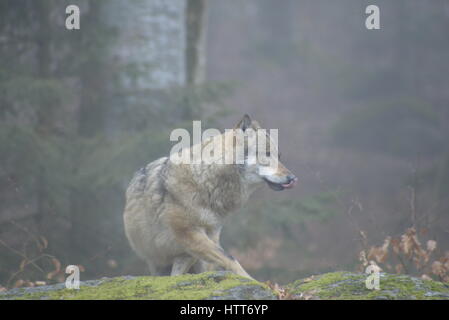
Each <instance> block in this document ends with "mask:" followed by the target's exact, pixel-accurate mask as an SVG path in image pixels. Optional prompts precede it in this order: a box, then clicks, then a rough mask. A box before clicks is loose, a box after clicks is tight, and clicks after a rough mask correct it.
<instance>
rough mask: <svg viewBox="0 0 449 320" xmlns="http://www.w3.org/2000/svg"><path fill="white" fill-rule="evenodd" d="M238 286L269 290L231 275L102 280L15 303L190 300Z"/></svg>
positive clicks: (29, 296) (28, 296) (37, 294)
mask: <svg viewBox="0 0 449 320" xmlns="http://www.w3.org/2000/svg"><path fill="white" fill-rule="evenodd" d="M238 286H245V287H258V288H262V289H264V290H269V289H268V287H267V286H266V285H264V284H261V283H259V282H257V281H253V280H249V279H246V278H242V277H239V276H237V275H235V274H232V273H218V274H217V273H213V272H208V273H203V274H199V275H190V274H188V275H181V276H174V277H135V278H126V277H119V278H112V279H105V280H102V281H100V283H97V285H86V284H85V285H83V284H82V285H81V287H80V289H79V290H73V289H60V290H52V291H44V292H33V293H24V294H22V295H20V294H19V295H16V296H15V298H16V299H51V300H62V299H63V300H66V299H67V300H71V299H75V300H126V299H152V300H153V299H154V300H163V299H176V300H183V299H189V300H190V299H193V300H201V299H207V298H212V297H219V296H223V295H226V294H227V293H228V291H229V290H230V289H232V288H235V287H238Z"/></svg>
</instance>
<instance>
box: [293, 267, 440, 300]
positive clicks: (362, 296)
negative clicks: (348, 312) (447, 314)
mask: <svg viewBox="0 0 449 320" xmlns="http://www.w3.org/2000/svg"><path fill="white" fill-rule="evenodd" d="M366 277H367V275H364V274H354V273H349V272H333V273H326V274H323V275H320V276H317V277H312V278H308V279H306V280H298V281H296V282H294V283H292V284H291V285H289V289H290V291H291V292H292V293H293V294H294V295H297V296H301V297H307V298H311V299H337V300H373V299H374V300H378V299H401V300H407V299H449V286H448V285H445V284H443V283H440V282H436V281H426V280H422V279H417V278H412V277H409V276H405V275H392V274H385V273H382V274H381V276H380V290H370V289H367V288H366V285H365V280H366Z"/></svg>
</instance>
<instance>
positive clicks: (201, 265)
mask: <svg viewBox="0 0 449 320" xmlns="http://www.w3.org/2000/svg"><path fill="white" fill-rule="evenodd" d="M219 269H220V268H218V266H217V265H216V264H215V263H210V262H206V261H204V260H198V261H197V262H196V263H195V264H194V265H193V266H192V270H193V272H194V273H202V272H208V271H215V270H219Z"/></svg>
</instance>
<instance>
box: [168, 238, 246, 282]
mask: <svg viewBox="0 0 449 320" xmlns="http://www.w3.org/2000/svg"><path fill="white" fill-rule="evenodd" d="M175 237H176V240H177V241H178V242H179V243H180V244H181V245H183V246H184V247H185V248H186V250H187V251H188V252H189V253H190V254H191V255H192V256H194V257H196V258H198V259H201V260H205V261H207V262H210V263H215V264H217V265H219V266H221V267H222V268H224V269H225V270H230V271H232V272H234V273H236V274H238V275H241V276H243V277H247V278H250V279H253V278H252V277H251V276H250V275H249V274H248V273H247V272H246V271H245V270H244V269H243V268H242V266H241V265H240V263H238V261H237V260H235V259H234V258H233V257H232V256H230V255H227V254H226V253H225V252H224V250H223V249H222V248H221V247H220V246H219V245H218V244H217V243H215V242H214V241H212V240H211V239H210V238H209V237H208V236H207V234H206V232H204V230H202V229H194V230H185V229H184V230H177V231H176V232H175Z"/></svg>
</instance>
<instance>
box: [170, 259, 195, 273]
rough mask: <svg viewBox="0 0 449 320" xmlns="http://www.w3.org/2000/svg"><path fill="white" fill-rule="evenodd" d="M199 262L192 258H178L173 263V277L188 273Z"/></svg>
mask: <svg viewBox="0 0 449 320" xmlns="http://www.w3.org/2000/svg"><path fill="white" fill-rule="evenodd" d="M196 261H197V259H196V258H194V257H192V256H180V257H176V258H175V260H174V261H173V266H172V269H171V274H170V275H171V276H177V275H180V274H184V273H187V271H189V269H190V268H191V267H192V265H194V264H195V262H196Z"/></svg>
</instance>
